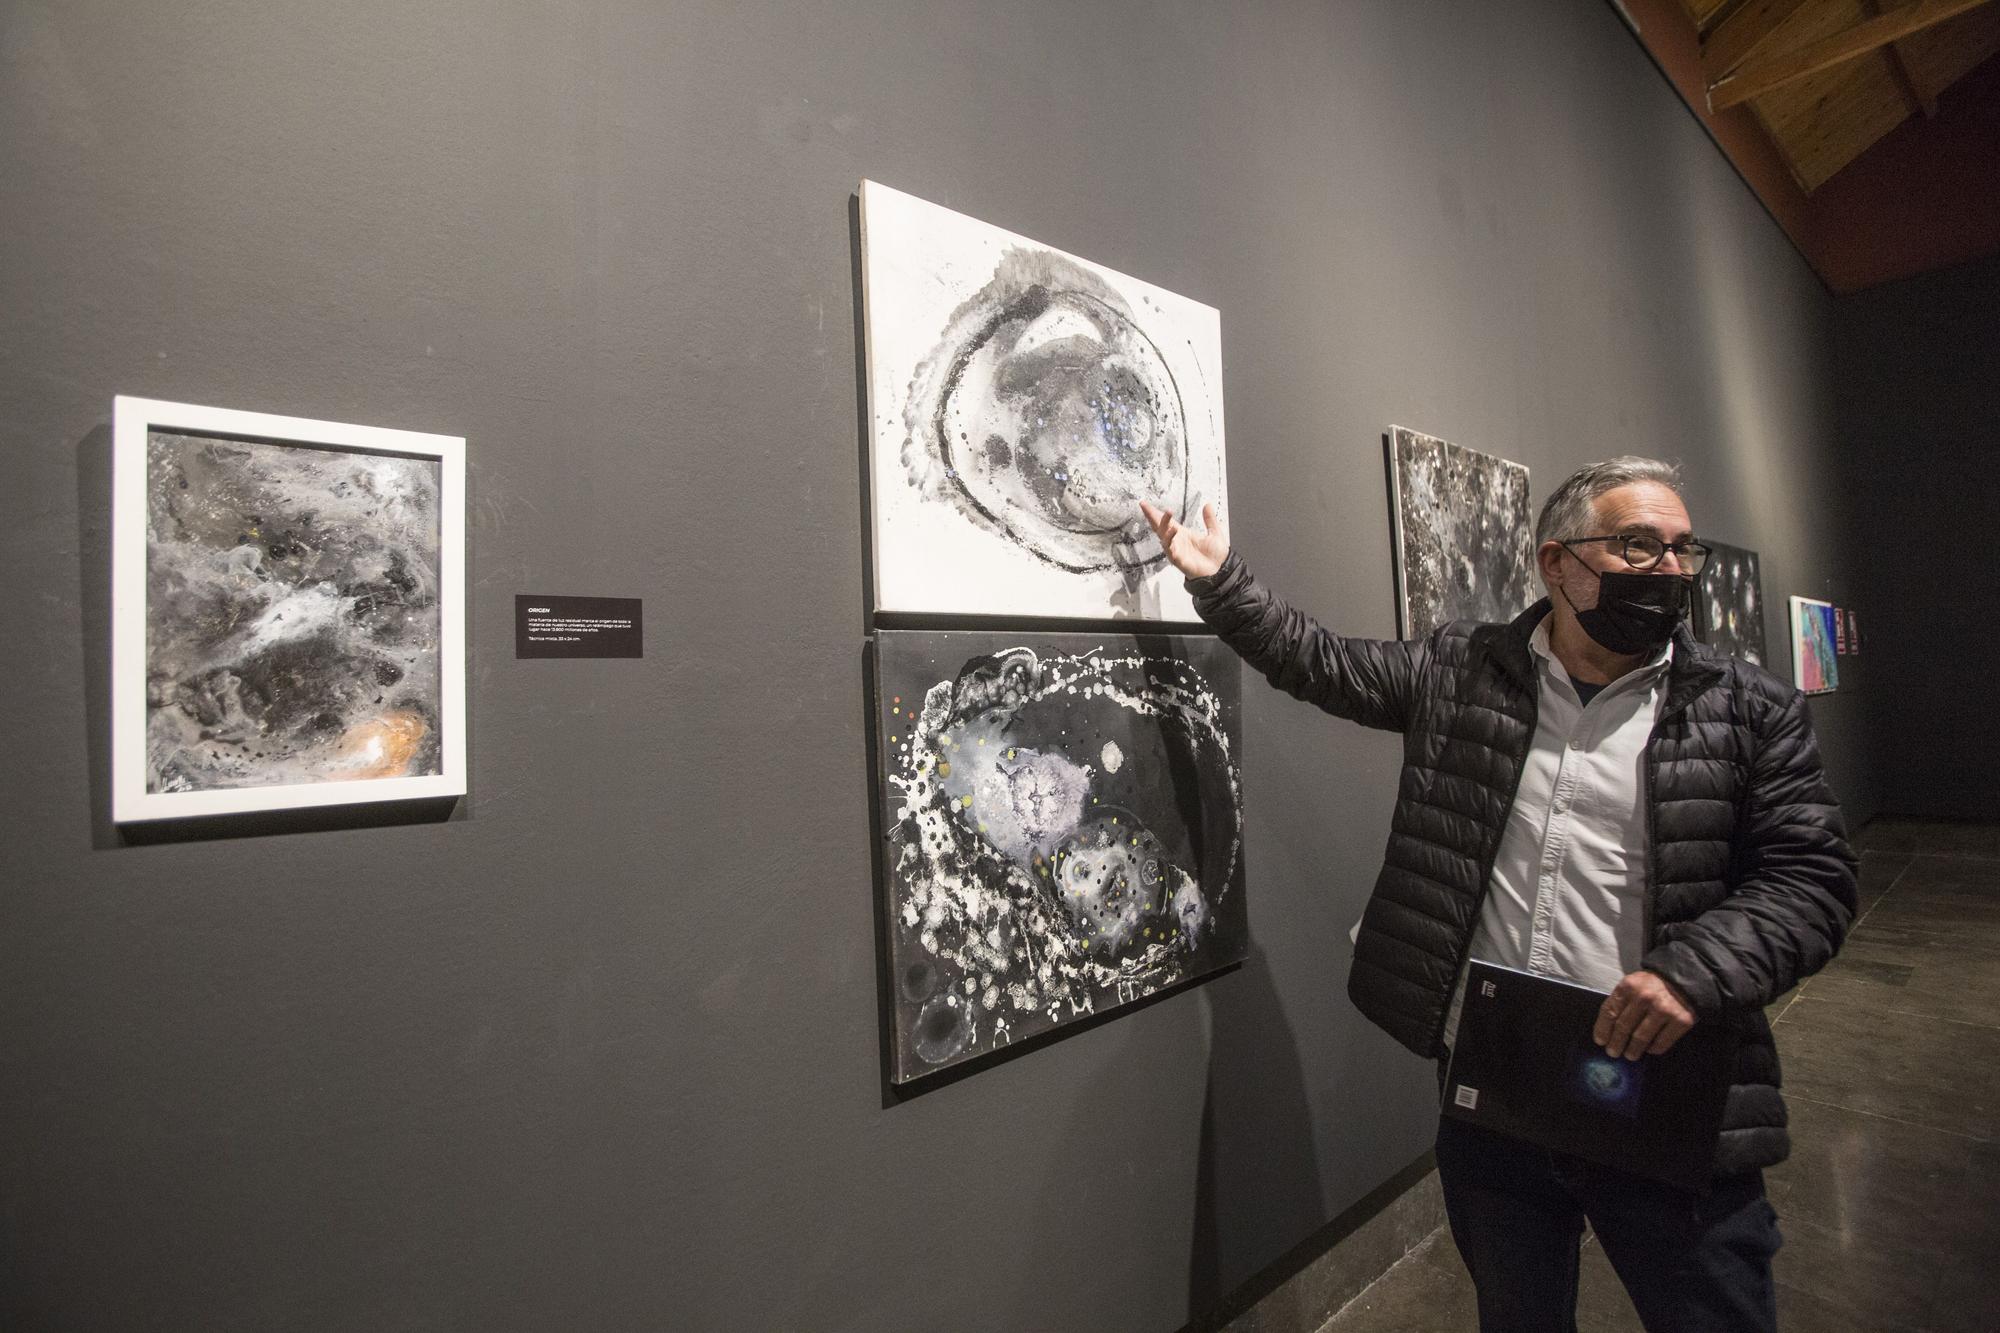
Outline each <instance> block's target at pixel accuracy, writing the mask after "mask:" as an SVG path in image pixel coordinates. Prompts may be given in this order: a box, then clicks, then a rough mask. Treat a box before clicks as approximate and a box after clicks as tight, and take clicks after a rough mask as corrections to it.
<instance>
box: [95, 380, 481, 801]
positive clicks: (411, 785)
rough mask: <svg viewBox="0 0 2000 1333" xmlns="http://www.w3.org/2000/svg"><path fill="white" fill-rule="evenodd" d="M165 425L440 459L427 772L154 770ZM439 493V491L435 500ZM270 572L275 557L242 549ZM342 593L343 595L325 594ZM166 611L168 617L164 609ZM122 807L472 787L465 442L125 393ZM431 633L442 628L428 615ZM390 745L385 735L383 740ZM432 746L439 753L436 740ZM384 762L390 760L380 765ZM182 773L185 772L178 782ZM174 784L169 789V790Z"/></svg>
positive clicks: (119, 654)
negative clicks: (200, 783) (222, 777)
mask: <svg viewBox="0 0 2000 1333" xmlns="http://www.w3.org/2000/svg"><path fill="white" fill-rule="evenodd" d="M156 433H159V434H162V435H165V436H167V437H215V438H216V439H217V440H219V441H221V442H224V443H229V442H235V443H241V444H245V445H247V446H249V447H250V448H252V449H262V448H264V447H266V446H275V447H278V448H295V449H301V450H315V451H320V452H322V453H334V454H340V453H349V454H357V455H370V456H386V457H388V458H401V459H417V460H424V461H430V462H435V463H436V464H437V472H436V483H437V492H436V506H437V535H438V548H437V556H436V570H435V576H436V596H435V607H436V612H435V614H436V624H435V643H436V654H437V692H436V696H435V713H436V729H437V731H438V733H439V734H438V736H437V738H436V747H435V751H434V754H435V758H434V760H431V761H428V762H427V766H429V764H430V763H434V765H435V768H436V770H437V771H435V772H428V773H424V774H422V775H418V776H378V777H367V778H360V779H326V780H318V779H315V780H300V781H288V782H279V783H272V784H268V785H214V786H208V787H201V788H197V789H185V787H181V788H179V789H176V787H175V782H170V781H165V780H162V779H160V778H159V777H158V775H157V774H156V773H153V772H151V765H150V761H149V755H148V729H149V726H150V725H151V713H152V711H153V708H152V705H151V704H150V703H149V698H148V694H149V664H148V653H149V629H151V628H153V626H152V625H150V624H149V620H148V614H149V608H148V560H149V548H150V542H151V538H150V536H149V519H150V513H149V504H151V503H152V501H151V499H150V497H149V493H148V471H149V459H150V458H151V456H152V453H153V450H152V448H151V444H152V441H153V439H154V436H155V434H156ZM426 499H428V496H426ZM243 558H244V559H245V560H246V561H249V562H251V563H252V565H253V566H254V567H256V568H261V567H262V565H261V562H262V561H263V560H264V559H265V558H266V557H265V553H263V552H261V551H258V550H255V549H246V554H245V555H244V557H243ZM326 595H327V596H331V595H332V594H331V593H329V594H326ZM162 614H164V613H162ZM111 621H112V624H111V682H110V683H111V696H112V697H111V700H110V703H111V809H112V820H113V822H114V823H121V824H123V823H135V822H143V821H151V820H164V819H182V818H190V817H196V816H212V815H231V814H241V813H248V812H254V811H266V810H290V809H300V808H306V807H313V806H337V805H354V804H363V803H367V804H374V803H378V802H385V801H404V800H419V799H435V798H444V797H455V796H462V795H464V794H465V791H466V706H465V704H466V697H465V696H466V687H465V440H464V438H463V437H460V436H448V435H433V434H426V433H422V432H418V431H407V430H391V429H386V428H383V427H378V426H360V425H352V424H348V423H345V422H336V421H319V420H313V419H310V418H305V417H290V416H277V415H273V414H270V413H265V412H245V411H238V410H235V409H231V408H221V407H204V406H200V405H197V404H193V403H178V402H169V401H165V400H161V399H155V398H139V397H131V396H127V395H119V396H118V397H117V398H116V400H115V402H114V407H113V428H112V550H111ZM424 628H425V630H426V631H428V630H429V629H430V628H431V627H430V625H429V624H428V623H427V622H426V623H425V625H424ZM377 746H378V749H379V741H378V742H377ZM424 752H425V754H426V755H430V754H432V753H433V751H432V750H430V749H429V748H428V746H427V747H426V749H425V751H424ZM378 766H380V765H378ZM175 781H182V780H178V779H177V780H175ZM163 786H164V787H166V788H167V789H162V787H163Z"/></svg>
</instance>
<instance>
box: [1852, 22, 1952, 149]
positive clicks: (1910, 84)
mask: <svg viewBox="0 0 2000 1333" xmlns="http://www.w3.org/2000/svg"><path fill="white" fill-rule="evenodd" d="M1861 3H1862V4H1863V5H1864V6H1865V7H1866V8H1867V10H1868V12H1869V13H1870V14H1880V13H1881V12H1882V0H1861ZM1882 50H1883V52H1884V53H1885V54H1887V55H1888V57H1889V73H1890V74H1892V75H1894V76H1895V79H1896V86H1897V87H1898V88H1900V89H1902V90H1903V98H1904V100H1905V101H1907V102H1908V103H1909V104H1910V110H1911V111H1912V112H1917V111H1921V112H1923V113H1924V119H1925V120H1930V119H1932V118H1933V117H1935V116H1936V115H1937V94H1936V93H1934V92H1932V91H1931V90H1930V89H1929V88H1926V87H1924V85H1923V84H1922V83H1921V82H1920V81H1919V80H1918V78H1917V71H1916V70H1914V69H1912V68H1911V67H1910V62H1909V61H1908V60H1906V59H1905V58H1904V57H1903V48H1902V47H1900V46H1898V45H1896V44H1895V43H1894V42H1890V43H1889V44H1888V45H1887V46H1885V47H1883V48H1882Z"/></svg>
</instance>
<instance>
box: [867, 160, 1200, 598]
mask: <svg viewBox="0 0 2000 1333" xmlns="http://www.w3.org/2000/svg"><path fill="white" fill-rule="evenodd" d="M861 229H862V246H861V249H862V287H863V293H864V302H865V309H866V325H867V338H868V377H869V411H870V414H871V423H872V425H871V428H872V433H873V453H874V458H873V465H874V469H873V483H874V484H873V498H874V504H873V510H874V528H875V604H876V609H877V610H879V611H891V612H959V613H969V614H976V615H1037V616H1067V617H1085V618H1117V619H1146V620H1168V621H1192V620H1195V619H1196V616H1195V613H1194V605H1193V602H1192V599H1190V598H1189V597H1188V595H1187V593H1186V592H1185V591H1184V590H1183V588H1182V586H1181V577H1180V575H1179V574H1178V573H1176V572H1175V571H1174V570H1173V568H1172V567H1171V566H1169V565H1168V564H1167V563H1166V558H1165V556H1164V554H1163V553H1162V552H1161V550H1160V546H1159V542H1158V541H1157V540H1155V538H1154V537H1153V535H1152V532H1151V530H1150V529H1149V528H1148V527H1147V526H1146V523H1145V520H1144V518H1143V517H1142V516H1141V515H1140V513H1139V502H1140V501H1141V500H1150V501H1153V502H1155V503H1158V504H1160V505H1162V506H1163V507H1165V508H1169V509H1171V510H1173V511H1174V512H1175V513H1176V514H1177V515H1179V516H1180V518H1181V519H1182V521H1184V522H1188V521H1192V522H1196V523H1198V522H1199V521H1200V513H1201V507H1202V505H1203V504H1205V503H1208V504H1214V505H1215V506H1216V508H1217V509H1218V510H1221V509H1222V508H1223V504H1224V500H1225V490H1224V467H1223V461H1224V460H1223V444H1222V317H1221V314H1220V313H1219V312H1218V311H1216V310H1215V309H1214V308H1213V307H1210V306H1205V305H1202V304H1200V303H1199V302H1196V301H1191V300H1188V299H1187V298H1186V297H1183V296H1176V295H1175V294H1174V293H1172V292H1169V291H1164V290H1162V289H1160V288H1158V287H1155V286H1153V285H1151V284H1150V283H1145V282H1141V281H1139V280H1138V279H1136V278H1129V277H1126V276H1125V275H1124V274H1122V273H1116V272H1113V271H1112V270H1110V269H1107V268H1104V267H1102V266H1101V265H1098V264H1093V263H1090V262H1088V261H1087V260H1082V259H1078V258H1076V257H1075V256H1073V255H1068V254H1064V253H1063V252H1061V251H1059V250H1053V249H1051V248H1049V247H1048V246H1046V245H1040V244H1037V243H1036V242H1034V241H1030V240H1027V239H1026V238H1024V237H1021V236H1016V235H1014V234H1013V233H1011V232H1007V231H1002V230H1001V229H1000V228H998V227H993V226H989V225H987V224H986V223H983V222H979V221H977V220H975V219H973V218H969V217H966V216H964V215H962V214H959V213H954V212H952V211H951V210H950V209H947V208H940V207H939V206H937V205H936V204H930V203H926V202H924V201H923V200H921V199H917V198H913V197H912V196H910V195H907V194H902V193H900V192H898V191H896V190H891V189H888V188H887V187H885V186H882V185H878V184H876V183H875V182H873V181H863V182H862V183H861Z"/></svg>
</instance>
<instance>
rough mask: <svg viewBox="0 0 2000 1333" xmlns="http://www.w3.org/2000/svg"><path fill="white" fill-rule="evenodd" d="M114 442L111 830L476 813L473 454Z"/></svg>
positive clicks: (305, 436)
mask: <svg viewBox="0 0 2000 1333" xmlns="http://www.w3.org/2000/svg"><path fill="white" fill-rule="evenodd" d="M113 422H114V424H113V444H112V449H113V463H112V477H113V480H112V487H113V499H112V554H111V563H112V590H111V615H112V635H111V688H112V700H111V783H112V817H113V819H114V820H115V821H117V822H120V823H126V822H133V821H141V820H156V819H175V818H183V817H188V816H196V815H227V814H237V813H242V812H248V811H258V810H284V809H295V808H299V807H304V806H322V805H345V804H356V803H361V802H375V801H394V800H410V799H417V798H435V797H450V796H459V795H463V794H464V792H465V441H464V440H463V439H462V438H459V437H456V436H446V435H429V434H421V433H418V432H416V431H405V430H387V429H383V428H380V427H375V426H355V425H347V424H344V423H341V422H334V421H313V420H309V419H306V418H302V417H286V416H273V415H270V414H268V413H263V412H240V411H235V410H231V409H228V408H219V407H200V406H196V405H194V404H190V403H171V402H163V401H160V400H158V399H151V398H132V397H124V396H120V397H119V398H118V399H117V401H116V406H115V411H114V417H113Z"/></svg>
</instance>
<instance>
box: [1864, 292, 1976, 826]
mask: <svg viewBox="0 0 2000 1333" xmlns="http://www.w3.org/2000/svg"><path fill="white" fill-rule="evenodd" d="M1833 323H1834V329H1835V357H1836V367H1837V369H1838V372H1839V373H1838V381H1837V382H1838V384H1839V386H1840V388H1839V398H1838V411H1839V422H1840V439H1841V445H1842V449H1841V461H1842V465H1843V467H1844V468H1845V479H1846V486H1845V487H1844V493H1845V495H1846V497H1847V499H1848V501H1849V503H1848V506H1847V509H1846V518H1847V522H1846V526H1845V531H1846V532H1847V533H1848V534H1849V539H1850V541H1851V543H1852V545H1853V547H1854V551H1855V555H1856V557H1857V558H1856V561H1855V581H1856V599H1855V607H1856V610H1857V612H1858V613H1859V615H1860V616H1861V633H1862V654H1861V657H1860V659H1858V660H1859V662H1860V663H1861V664H1862V665H1864V666H1865V667H1866V668H1867V670H1868V671H1869V672H1870V674H1871V675H1872V676H1873V678H1874V681H1875V683H1876V684H1875V688H1874V689H1873V690H1872V691H1870V693H1869V696H1868V705H1869V708H1868V730H1869V738H1868V739H1869V759H1870V762H1871V767H1872V768H1873V770H1874V772H1875V774H1876V776H1877V779H1878V781H1879V783H1880V789H1881V792H1882V803H1883V806H1884V808H1885V809H1888V810H1891V811H1893V812H1895V813H1897V814H1907V815H1926V816H1931V817H1935V818H1946V819H1985V820H1991V819H1994V818H2000V766H1996V763H1995V755H1996V754H2000V712H1996V710H1995V709H1994V708H1993V707H1992V705H1991V695H1992V690H1993V671H1992V661H1993V652H1994V644H1995V635H1994V611H1995V607H1996V605H2000V593H1996V592H1995V589H1996V587H2000V537H1996V536H1995V534H1996V533H2000V258H1996V259H1988V260H1985V261H1982V262H1979V263H1975V264H1967V265H1964V266H1962V267H1959V268H1955V269H1950V270H1947V271H1945V272H1942V273H1934V274H1931V275H1929V276H1927V277H1922V278H1913V279H1911V280H1910V281H1908V282H1899V283H1893V284H1891V285H1888V286H1885V287H1877V288H1875V289H1874V290H1872V291H1868V292H1862V293H1859V294H1857V295H1854V296H1849V297H1843V298H1842V299H1841V300H1840V301H1839V302H1838V304H1837V305H1836V307H1835V310H1834V320H1833ZM1851 660H1852V659H1851ZM1842 670H1843V671H1845V670H1846V667H1845V666H1844V665H1843V667H1842Z"/></svg>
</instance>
